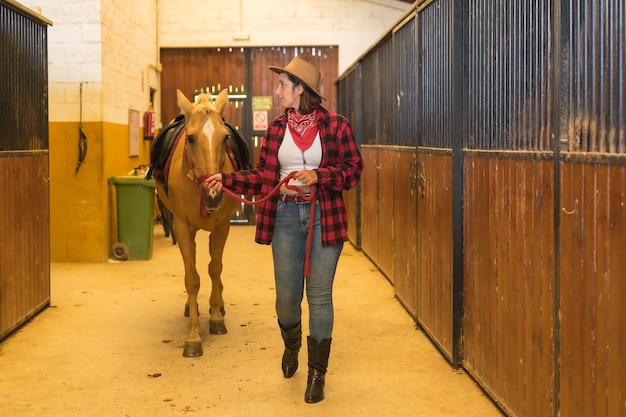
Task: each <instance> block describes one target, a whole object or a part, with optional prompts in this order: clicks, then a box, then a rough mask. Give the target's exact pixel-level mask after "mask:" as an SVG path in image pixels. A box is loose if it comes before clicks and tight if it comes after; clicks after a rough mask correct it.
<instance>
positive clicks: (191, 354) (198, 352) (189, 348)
mask: <svg viewBox="0 0 626 417" xmlns="http://www.w3.org/2000/svg"><path fill="white" fill-rule="evenodd" d="M183 356H184V357H185V358H197V357H198V356H202V342H185V348H184V350H183Z"/></svg>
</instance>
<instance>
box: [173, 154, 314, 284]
mask: <svg viewBox="0 0 626 417" xmlns="http://www.w3.org/2000/svg"><path fill="white" fill-rule="evenodd" d="M185 145H186V144H185ZM226 150H227V153H228V156H229V157H230V158H231V161H233V163H234V164H235V165H236V160H235V158H234V155H233V153H232V149H230V147H229V146H228V144H227V146H226ZM184 155H185V161H186V162H187V165H188V166H189V169H190V170H191V174H192V175H193V180H194V182H195V183H196V184H197V185H199V186H200V207H199V213H200V217H202V218H203V219H208V218H209V217H211V214H207V213H205V212H204V210H203V207H202V203H203V202H204V195H205V193H206V189H207V187H206V186H205V182H206V180H207V179H208V178H209V177H210V176H211V175H213V174H205V175H197V174H196V170H195V168H194V166H193V163H192V162H191V159H190V158H189V154H188V153H187V146H185V150H184ZM295 174H296V171H293V172H291V173H290V174H289V175H287V176H286V177H285V178H283V179H282V180H281V181H280V182H279V183H278V184H277V185H276V186H275V187H274V188H272V190H271V191H270V192H269V193H268V194H267V195H266V196H264V197H263V198H261V199H259V200H255V201H250V200H246V199H245V198H242V197H241V196H240V195H239V194H236V193H234V192H233V191H231V190H229V189H227V188H225V187H222V191H224V192H225V193H226V194H228V195H230V196H231V197H232V198H234V199H235V200H237V201H239V202H241V203H243V204H247V205H257V204H261V203H265V202H266V201H267V200H269V199H270V198H272V196H274V195H276V194H278V192H279V191H280V187H281V186H282V185H285V187H287V188H288V189H290V190H294V191H296V192H297V193H298V194H299V195H300V197H302V198H303V199H304V200H305V201H307V202H309V203H311V207H310V209H309V210H310V217H311V218H310V219H309V234H308V235H307V239H306V252H305V256H304V276H305V277H306V278H309V277H310V276H311V247H312V246H313V223H314V222H315V198H316V195H315V186H314V185H311V186H310V191H309V195H308V196H307V195H306V194H305V193H304V192H303V191H302V190H301V189H300V188H299V187H294V186H290V185H287V184H286V183H287V182H289V180H290V179H292V178H293V177H294V175H295Z"/></svg>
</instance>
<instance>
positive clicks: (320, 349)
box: [304, 336, 332, 403]
mask: <svg viewBox="0 0 626 417" xmlns="http://www.w3.org/2000/svg"><path fill="white" fill-rule="evenodd" d="M331 340H332V339H323V340H322V341H321V342H319V343H318V342H317V340H315V338H313V337H311V336H309V337H307V345H308V348H309V377H308V379H307V383H306V392H305V393H304V401H305V402H307V403H316V402H319V401H322V400H323V399H324V384H325V381H324V380H325V377H326V369H327V368H328V357H329V356H330V342H331Z"/></svg>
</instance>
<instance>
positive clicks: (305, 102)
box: [287, 74, 322, 114]
mask: <svg viewBox="0 0 626 417" xmlns="http://www.w3.org/2000/svg"><path fill="white" fill-rule="evenodd" d="M287 78H289V81H291V82H292V83H293V86H294V87H295V86H297V85H298V84H301V85H302V87H303V88H304V93H302V95H301V96H300V108H299V109H298V111H299V112H300V113H302V114H309V113H311V112H312V111H313V110H315V109H317V108H318V107H319V106H320V105H321V104H322V98H321V97H320V96H318V95H317V93H314V92H313V91H312V90H311V89H310V88H309V87H307V86H306V84H304V83H303V82H301V81H300V80H299V79H297V78H296V77H294V76H292V75H291V74H287Z"/></svg>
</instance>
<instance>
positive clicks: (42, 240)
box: [0, 153, 50, 340]
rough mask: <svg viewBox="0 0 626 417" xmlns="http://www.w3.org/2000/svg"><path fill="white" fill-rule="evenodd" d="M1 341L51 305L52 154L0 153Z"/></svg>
mask: <svg viewBox="0 0 626 417" xmlns="http://www.w3.org/2000/svg"><path fill="white" fill-rule="evenodd" d="M0 176H2V178H4V180H3V181H1V182H0V195H2V198H1V199H0V213H2V216H0V247H2V250H0V340H1V339H3V338H4V337H6V336H8V335H9V334H10V333H12V332H13V331H14V330H16V329H17V328H19V327H20V326H21V325H22V324H23V323H25V322H26V321H28V320H29V319H30V318H32V317H33V316H34V315H35V314H37V313H38V312H39V311H41V310H42V309H43V308H45V307H46V306H47V305H48V304H49V303H50V199H49V185H48V154H47V153H42V154H39V155H38V154H25V155H20V154H16V155H14V156H7V155H3V154H2V153H0Z"/></svg>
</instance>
